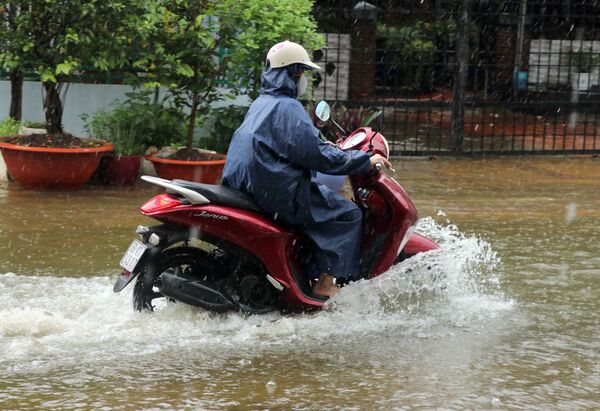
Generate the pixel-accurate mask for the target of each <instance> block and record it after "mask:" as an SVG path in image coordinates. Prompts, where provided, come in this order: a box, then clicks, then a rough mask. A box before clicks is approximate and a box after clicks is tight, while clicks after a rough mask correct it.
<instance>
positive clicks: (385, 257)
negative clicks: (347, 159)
mask: <svg viewBox="0 0 600 411" xmlns="http://www.w3.org/2000/svg"><path fill="white" fill-rule="evenodd" d="M350 181H351V183H352V187H353V188H354V193H355V198H356V199H357V202H358V203H359V204H360V205H361V206H362V207H363V209H365V210H366V212H365V225H366V226H367V227H368V228H367V229H366V230H365V233H364V236H365V238H364V241H365V242H366V243H367V244H364V245H365V246H368V243H369V242H371V241H373V239H374V238H376V237H378V236H381V235H385V236H386V238H385V242H384V244H383V247H382V248H381V250H380V254H379V257H378V259H377V261H376V263H375V265H374V266H373V269H372V270H371V272H370V274H369V278H373V277H376V276H378V275H380V274H382V273H384V272H385V271H387V270H388V269H389V268H390V267H391V266H392V265H393V264H394V261H395V260H396V257H397V256H398V252H399V248H400V245H401V243H402V240H403V239H404V236H405V235H406V233H407V231H408V229H409V228H410V227H411V226H413V225H415V224H416V222H417V220H418V214H417V210H416V208H415V206H414V204H413V202H412V201H411V200H410V198H409V197H408V194H407V193H406V191H404V189H403V188H402V187H401V186H400V184H398V183H397V182H396V180H394V179H393V178H392V177H389V176H388V175H386V174H384V173H377V174H375V175H371V176H352V177H350ZM361 188H362V189H369V190H371V192H370V193H369V194H368V195H367V196H366V197H364V196H361V194H360V192H359V190H360V189H361Z"/></svg>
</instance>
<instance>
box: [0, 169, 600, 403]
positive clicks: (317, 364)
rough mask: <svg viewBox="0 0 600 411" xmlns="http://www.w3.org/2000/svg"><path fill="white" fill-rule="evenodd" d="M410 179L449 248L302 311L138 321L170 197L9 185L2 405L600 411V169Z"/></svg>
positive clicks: (405, 177) (191, 313)
mask: <svg viewBox="0 0 600 411" xmlns="http://www.w3.org/2000/svg"><path fill="white" fill-rule="evenodd" d="M395 167H396V169H397V170H398V173H397V178H398V179H399V180H400V181H401V183H402V184H403V185H404V187H405V188H406V189H407V191H408V192H409V193H410V194H411V195H412V196H413V199H414V200H415V203H416V205H417V207H418V208H419V210H420V213H421V216H422V220H421V222H420V223H419V231H420V232H422V233H424V234H426V235H428V236H430V237H432V238H434V239H435V240H437V241H438V242H440V244H441V245H442V248H441V249H440V250H438V251H434V252H432V253H430V255H423V256H419V257H417V258H415V259H412V261H411V260H408V261H406V262H404V263H402V264H400V265H398V266H396V267H394V269H392V270H390V271H389V272H388V273H386V274H384V275H383V276H381V277H380V278H378V279H377V280H375V281H371V282H359V283H356V284H353V285H352V286H350V287H348V288H347V289H346V290H344V291H343V292H342V293H340V294H339V295H338V296H336V298H335V300H334V301H332V302H331V304H329V308H328V310H326V311H324V312H321V313H317V314H306V315H296V316H280V315H276V314H271V315H267V316H250V317H244V316H241V315H238V314H229V315H212V314H207V313H205V312H203V311H201V310H198V309H194V308H190V307H187V306H183V305H181V304H169V305H166V306H164V307H161V309H160V310H158V311H157V312H156V313H154V314H137V313H133V312H132V309H131V303H130V299H131V295H130V292H131V290H129V291H128V292H125V293H123V294H113V293H112V280H113V279H114V275H115V274H116V272H117V267H116V265H117V262H118V260H119V258H120V256H121V253H122V252H123V251H124V249H125V248H126V246H127V244H128V243H129V242H130V240H131V238H132V233H133V231H132V230H133V229H134V228H135V227H136V226H137V225H138V224H141V223H146V224H148V223H149V222H150V220H147V219H145V218H144V217H141V216H139V215H138V214H137V209H138V207H139V205H140V204H141V203H143V201H144V200H145V199H147V198H149V197H150V196H151V195H153V194H154V193H156V192H157V191H156V190H155V189H154V188H151V187H148V186H142V187H135V188H132V189H123V188H104V187H88V188H86V189H84V190H81V191H77V192H72V193H40V192H33V191H25V190H20V189H19V188H18V187H16V186H14V185H10V186H4V187H2V186H0V302H1V303H0V319H1V320H0V352H2V353H3V354H2V356H0V408H2V409H14V408H26V409H35V408H40V409H42V408H43V409H48V408H65V409H73V408H78V407H84V408H101V407H125V406H128V407H130V408H158V409H171V408H185V407H189V408H201V409H216V408H226V407H232V408H236V407H240V408H274V409H289V408H300V409H306V408H308V409H315V408H317V407H329V408H331V407H337V408H357V409H367V408H368V409H371V408H377V409H389V408H403V407H404V408H415V407H423V408H426V409H429V408H459V409H462V408H471V409H480V408H485V409H490V408H498V409H506V408H516V407H520V408H522V407H529V408H546V407H547V406H550V407H553V408H554V407H555V408H573V407H575V408H590V409H591V408H598V407H599V406H600V398H598V396H597V392H600V378H599V377H598V375H600V358H599V354H598V353H599V350H598V349H599V348H600V347H599V345H600V344H599V343H598V342H597V335H599V332H600V320H598V319H597V316H596V315H595V313H596V312H598V308H600V307H599V306H600V303H598V298H597V295H596V294H597V290H598V285H599V280H598V275H599V274H600V268H599V267H600V257H599V256H600V253H599V252H598V251H600V250H598V245H597V243H596V242H595V238H597V237H596V236H597V234H596V228H597V227H598V222H600V210H598V204H600V201H599V200H600V194H598V193H600V191H598V189H599V188H600V179H599V178H598V177H600V161H597V160H595V159H568V160H565V159H501V160H486V161H479V160H477V161H476V160H451V159H448V160H446V159H443V160H436V161H415V160H397V161H396V162H395ZM573 205H574V206H573ZM2 273H5V274H2Z"/></svg>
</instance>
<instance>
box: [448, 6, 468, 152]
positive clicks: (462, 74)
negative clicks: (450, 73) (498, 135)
mask: <svg viewBox="0 0 600 411" xmlns="http://www.w3.org/2000/svg"><path fill="white" fill-rule="evenodd" d="M459 1H460V4H459V7H458V14H457V15H456V23H457V24H456V28H457V31H458V32H457V33H456V51H455V61H456V65H455V70H454V98H453V102H452V151H453V152H454V153H460V152H461V151H462V141H463V133H464V127H465V86H466V84H467V70H468V66H469V6H470V0H459Z"/></svg>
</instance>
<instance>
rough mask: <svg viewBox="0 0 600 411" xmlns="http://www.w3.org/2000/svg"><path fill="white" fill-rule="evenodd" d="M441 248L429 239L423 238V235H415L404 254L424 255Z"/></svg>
mask: <svg viewBox="0 0 600 411" xmlns="http://www.w3.org/2000/svg"><path fill="white" fill-rule="evenodd" d="M437 248H440V246H439V245H437V244H436V243H435V242H434V241H432V240H430V239H429V238H427V237H424V236H422V235H421V234H416V233H415V234H413V235H411V236H410V238H409V239H408V242H407V243H406V245H405V246H404V250H403V251H404V253H406V254H408V255H410V256H413V255H415V254H418V253H423V252H425V251H431V250H435V249H437Z"/></svg>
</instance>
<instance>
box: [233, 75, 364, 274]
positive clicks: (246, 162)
mask: <svg viewBox="0 0 600 411" xmlns="http://www.w3.org/2000/svg"><path fill="white" fill-rule="evenodd" d="M369 158H370V156H369V155H368V154H366V153H364V152H359V151H346V152H345V151H342V150H340V149H339V148H337V147H335V146H332V145H330V144H327V143H325V142H323V141H322V140H321V139H320V138H319V130H318V129H317V128H316V127H314V126H313V124H312V121H311V119H310V117H309V116H308V114H307V113H306V111H305V110H304V108H303V107H302V105H301V104H300V102H299V101H298V100H296V83H295V82H294V80H293V79H292V78H291V77H290V75H289V73H288V70H287V69H286V68H276V69H275V68H269V67H267V68H266V69H265V71H264V73H263V76H262V88H261V91H260V96H259V97H258V98H257V99H256V100H255V101H254V103H252V105H251V106H250V109H249V111H248V113H247V114H246V117H245V119H244V122H243V123H242V125H241V126H240V128H238V129H237V131H236V132H235V133H234V135H233V138H232V141H231V145H230V146H229V151H228V153H227V162H226V164H225V169H224V171H223V184H224V185H227V186H230V187H233V188H235V189H238V190H241V191H244V192H246V193H248V194H250V195H251V196H252V197H253V199H254V201H255V202H256V203H257V204H258V205H259V206H260V207H261V208H262V209H263V210H265V211H266V212H268V213H270V214H272V215H273V216H274V218H276V219H281V220H282V221H284V222H285V223H288V224H292V225H294V226H296V227H298V228H299V229H300V230H302V231H303V232H304V234H305V235H306V236H308V237H309V238H310V239H311V240H312V241H313V243H314V244H315V246H316V247H317V249H318V255H317V261H316V263H317V268H318V269H319V271H320V272H324V273H328V274H330V275H333V276H335V277H338V278H343V277H348V276H354V275H356V274H357V273H358V271H359V267H358V258H359V253H360V240H361V234H362V227H361V223H362V213H361V211H360V210H359V209H358V207H357V206H356V204H354V203H352V202H351V201H348V200H346V199H345V198H344V197H342V196H341V195H340V194H338V193H334V192H333V191H331V190H330V189H329V188H327V187H326V186H324V185H323V184H320V183H318V182H317V181H316V180H315V179H314V175H315V170H316V171H320V172H321V173H325V174H333V175H345V174H363V173H366V172H367V171H368V170H369V168H370V161H369Z"/></svg>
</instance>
